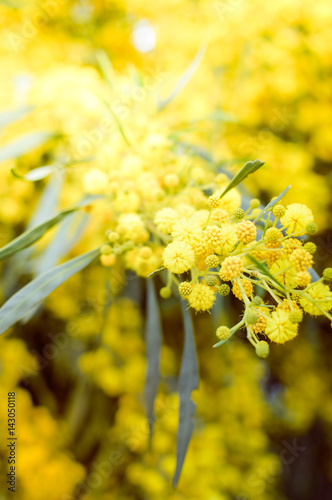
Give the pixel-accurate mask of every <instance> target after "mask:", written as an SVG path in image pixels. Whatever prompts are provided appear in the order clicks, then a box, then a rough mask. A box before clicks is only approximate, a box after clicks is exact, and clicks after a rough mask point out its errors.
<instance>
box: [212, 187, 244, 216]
mask: <svg viewBox="0 0 332 500" xmlns="http://www.w3.org/2000/svg"><path fill="white" fill-rule="evenodd" d="M222 191H223V190H221V191H218V192H217V193H215V195H216V196H220V195H221V193H222ZM240 206H241V195H240V193H239V192H238V191H237V189H231V191H229V192H228V193H227V194H225V196H223V197H222V198H221V203H220V205H219V208H222V209H223V210H226V212H228V213H229V214H233V213H234V211H235V210H236V209H237V208H239V207H240Z"/></svg>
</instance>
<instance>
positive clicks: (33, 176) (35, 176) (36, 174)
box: [11, 163, 63, 182]
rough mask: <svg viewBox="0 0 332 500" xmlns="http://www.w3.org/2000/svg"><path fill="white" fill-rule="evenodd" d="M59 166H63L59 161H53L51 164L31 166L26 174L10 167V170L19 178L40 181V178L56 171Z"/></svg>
mask: <svg viewBox="0 0 332 500" xmlns="http://www.w3.org/2000/svg"><path fill="white" fill-rule="evenodd" d="M61 168H63V167H62V166H61V165H60V164H59V163H53V164H52V165H44V166H42V167H38V168H33V169H32V170H30V172H28V173H27V174H21V173H20V172H18V171H17V170H15V169H14V168H12V169H11V172H12V174H13V175H14V176H15V177H18V178H19V179H24V180H26V181H30V182H35V181H40V180H41V179H45V177H48V176H49V175H50V174H53V173H55V172H58V171H59V170H60V169H61Z"/></svg>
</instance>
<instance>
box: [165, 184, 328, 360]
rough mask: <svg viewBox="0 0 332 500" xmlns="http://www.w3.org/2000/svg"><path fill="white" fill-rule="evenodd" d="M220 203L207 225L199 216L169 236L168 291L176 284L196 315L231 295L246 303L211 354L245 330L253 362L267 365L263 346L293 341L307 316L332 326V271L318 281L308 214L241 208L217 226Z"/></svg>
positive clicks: (214, 200) (215, 199)
mask: <svg viewBox="0 0 332 500" xmlns="http://www.w3.org/2000/svg"><path fill="white" fill-rule="evenodd" d="M233 192H235V190H231V191H230V194H232V193H233ZM218 195H220V193H217V194H213V195H212V196H210V197H208V198H207V205H208V207H209V211H204V213H205V217H203V215H204V213H202V211H198V212H197V211H195V212H194V213H193V214H192V215H190V216H189V217H185V218H182V219H180V220H178V221H177V222H176V223H175V224H176V227H177V230H176V231H174V230H173V231H172V232H171V231H170V233H171V236H172V239H171V241H169V243H168V244H167V246H166V248H165V250H164V253H163V265H164V267H165V268H166V269H167V270H168V273H169V275H168V276H169V278H168V289H169V290H170V289H171V284H172V283H174V284H176V286H177V288H178V292H179V293H180V296H181V297H182V298H183V299H184V300H186V301H187V302H188V305H189V307H191V308H193V309H195V310H196V311H209V310H211V308H212V307H213V305H214V303H215V301H216V300H217V297H218V295H221V296H225V295H228V294H229V293H231V292H232V294H233V295H234V296H235V297H236V298H237V299H239V300H241V301H242V303H243V315H241V319H240V321H239V322H238V323H237V324H236V325H234V326H233V327H228V326H226V325H221V326H219V327H218V329H217V331H216V335H217V337H218V339H219V342H217V343H216V344H215V346H214V347H217V346H219V345H221V344H223V343H224V342H226V341H227V340H228V339H229V338H231V336H232V335H233V334H234V333H235V332H236V331H238V330H239V329H241V328H244V329H246V331H247V338H248V340H249V341H250V342H251V343H252V344H253V346H254V347H255V351H256V354H257V355H258V356H259V357H261V358H266V357H267V356H268V354H269V345H268V343H267V342H266V340H267V339H269V340H270V341H272V342H276V343H279V344H283V343H285V342H286V341H288V340H291V339H293V338H294V337H295V336H296V335H297V334H298V331H299V324H300V323H301V321H302V319H303V313H304V312H305V313H308V314H310V315H312V316H318V315H325V316H326V317H327V318H329V320H330V321H331V320H332V315H331V314H330V311H331V309H332V292H331V290H330V288H329V286H328V284H326V283H323V282H324V281H325V282H326V281H332V269H330V268H327V269H325V271H324V272H323V277H322V278H320V279H318V277H317V275H316V273H315V272H314V271H313V270H312V265H313V255H314V253H315V251H316V245H315V244H314V243H312V242H306V241H305V240H306V238H307V235H311V234H314V233H315V232H316V230H317V227H316V224H315V223H314V220H313V214H312V212H311V210H310V209H309V208H308V207H307V206H305V205H303V204H300V203H292V204H290V205H288V206H284V205H281V204H280V203H278V204H274V205H273V202H271V204H270V205H271V208H270V209H267V210H260V209H259V208H258V206H257V203H256V200H254V201H255V203H251V204H250V207H249V209H248V210H247V211H244V210H243V209H241V208H239V207H237V208H235V210H234V209H233V211H232V213H230V212H226V213H228V215H227V216H226V217H224V218H222V219H221V220H220V218H219V217H215V212H218V211H219V210H220V205H221V202H222V198H221V199H220V197H219V196H218ZM233 208H234V207H233ZM199 212H201V213H199ZM173 227H174V226H173ZM180 228H181V229H180ZM183 274H184V278H185V279H184V280H183V278H182V277H180V276H179V275H183ZM313 279H314V281H313Z"/></svg>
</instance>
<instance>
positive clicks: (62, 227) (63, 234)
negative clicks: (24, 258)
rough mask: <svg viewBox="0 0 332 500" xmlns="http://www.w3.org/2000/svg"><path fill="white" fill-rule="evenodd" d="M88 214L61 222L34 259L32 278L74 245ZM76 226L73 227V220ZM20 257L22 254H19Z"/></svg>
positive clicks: (72, 216) (33, 312) (28, 317)
mask: <svg viewBox="0 0 332 500" xmlns="http://www.w3.org/2000/svg"><path fill="white" fill-rule="evenodd" d="M88 218H89V214H86V213H82V212H75V213H72V214H70V215H69V216H68V217H66V219H65V220H64V221H62V222H61V223H60V224H59V226H58V230H57V232H56V234H55V235H54V237H53V239H52V241H51V242H50V243H49V244H48V245H47V247H46V249H45V250H44V251H43V253H42V255H40V256H39V257H38V260H37V259H36V267H35V269H34V276H33V277H34V278H36V277H37V276H40V275H41V274H43V273H45V272H46V271H47V270H48V269H51V268H52V267H54V266H56V265H57V263H58V261H59V260H60V259H61V258H62V257H64V256H65V255H66V254H68V252H70V250H71V249H72V247H73V246H74V245H75V243H76V242H77V240H78V239H79V237H80V236H81V233H82V231H83V229H84V227H85V225H86V223H87V219H88ZM76 219H78V224H76V227H73V220H74V221H75V222H76ZM25 251H26V250H25ZM20 255H22V254H20ZM40 306H41V303H40V304H38V305H37V306H35V307H33V308H32V309H30V311H29V312H28V313H27V314H26V315H25V316H24V318H23V319H22V323H24V324H25V323H27V322H28V321H30V319H31V318H32V317H33V316H34V315H35V314H36V313H37V312H38V309H39V307H40Z"/></svg>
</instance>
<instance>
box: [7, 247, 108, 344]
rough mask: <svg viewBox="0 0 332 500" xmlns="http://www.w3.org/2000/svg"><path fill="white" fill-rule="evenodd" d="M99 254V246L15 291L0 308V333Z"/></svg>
mask: <svg viewBox="0 0 332 500" xmlns="http://www.w3.org/2000/svg"><path fill="white" fill-rule="evenodd" d="M99 254H100V250H99V248H97V249H95V250H92V251H91V252H87V253H85V254H83V255H80V256H79V257H75V258H74V259H71V260H69V261H67V262H65V263H64V264H61V265H60V266H56V267H54V268H52V269H50V270H48V271H47V272H46V273H44V274H42V275H41V276H39V277H38V278H36V279H35V280H33V281H31V282H30V283H28V284H27V285H26V286H24V287H23V288H21V289H20V290H19V291H18V292H16V293H15V294H14V295H12V297H10V299H8V300H7V302H5V303H4V304H3V306H2V307H1V308H0V335H1V334H2V333H4V332H5V331H6V330H8V328H10V327H11V326H13V325H14V324H15V323H17V322H18V321H19V320H20V319H22V318H23V316H24V315H25V314H26V313H27V312H29V311H30V309H32V308H33V307H34V306H35V305H36V304H38V303H39V302H40V301H41V300H43V299H44V298H45V297H47V296H48V295H49V294H50V293H51V292H53V290H55V289H56V288H58V287H59V286H60V285H62V283H64V282H65V281H67V279H69V278H70V277H71V276H73V275H74V274H76V273H77V272H79V271H81V270H82V269H84V267H86V266H87V265H88V264H90V263H91V262H92V261H93V260H95V259H96V258H97V257H98V255H99Z"/></svg>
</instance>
